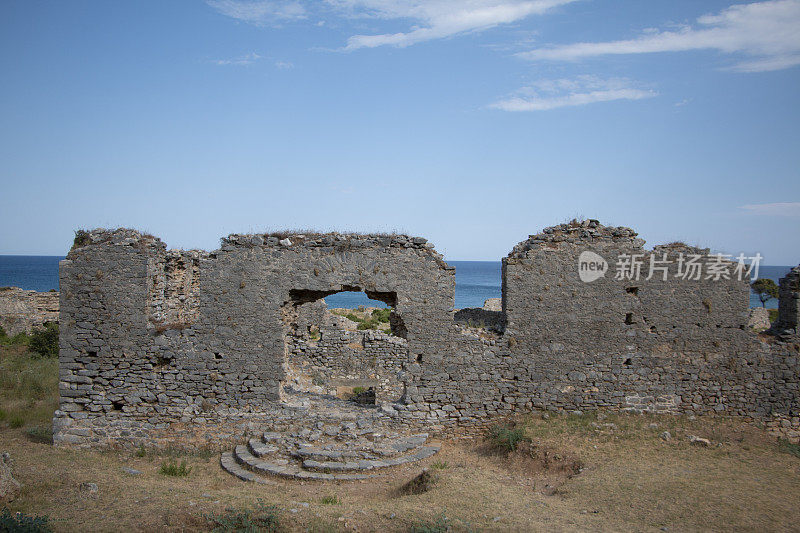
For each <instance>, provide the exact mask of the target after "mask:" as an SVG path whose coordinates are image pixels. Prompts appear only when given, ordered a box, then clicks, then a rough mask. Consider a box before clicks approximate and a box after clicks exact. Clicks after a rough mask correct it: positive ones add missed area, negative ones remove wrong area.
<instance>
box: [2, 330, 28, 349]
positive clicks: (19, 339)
mask: <svg viewBox="0 0 800 533" xmlns="http://www.w3.org/2000/svg"><path fill="white" fill-rule="evenodd" d="M30 340H31V338H30V336H29V335H28V334H27V333H25V332H24V331H21V332H19V333H17V334H16V335H14V336H12V337H9V336H8V334H7V333H6V331H5V330H4V329H2V328H0V344H3V345H5V346H27V345H28V344H29V343H30Z"/></svg>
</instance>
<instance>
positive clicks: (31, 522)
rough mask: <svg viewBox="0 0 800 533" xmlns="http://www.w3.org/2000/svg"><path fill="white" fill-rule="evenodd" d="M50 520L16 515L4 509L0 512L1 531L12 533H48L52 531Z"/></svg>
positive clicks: (44, 517) (6, 508) (22, 514)
mask: <svg viewBox="0 0 800 533" xmlns="http://www.w3.org/2000/svg"><path fill="white" fill-rule="evenodd" d="M52 530H53V529H52V528H51V527H50V518H48V517H47V516H46V515H45V516H28V515H26V514H24V513H14V514H11V511H9V510H8V507H3V510H2V511H0V531H3V532H6V531H8V532H10V533H46V532H49V531H52Z"/></svg>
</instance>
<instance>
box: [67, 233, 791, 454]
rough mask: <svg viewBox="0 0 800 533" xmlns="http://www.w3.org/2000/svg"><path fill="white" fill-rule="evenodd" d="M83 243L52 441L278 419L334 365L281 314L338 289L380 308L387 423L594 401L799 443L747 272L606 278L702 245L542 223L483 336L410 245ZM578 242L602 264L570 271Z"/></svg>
mask: <svg viewBox="0 0 800 533" xmlns="http://www.w3.org/2000/svg"><path fill="white" fill-rule="evenodd" d="M89 241H90V242H88V243H87V244H86V245H84V246H81V247H77V248H75V249H74V250H72V251H71V252H70V254H69V256H68V257H67V259H66V260H65V261H63V262H62V264H61V268H60V277H61V289H62V292H61V309H62V324H61V355H60V368H61V384H60V387H61V405H60V409H59V410H58V411H57V412H56V415H55V419H54V430H55V434H56V437H55V440H56V442H57V443H68V444H81V445H109V444H114V443H116V444H126V445H127V444H139V443H147V444H152V443H155V444H158V443H171V444H183V443H188V442H202V443H206V444H207V443H216V442H224V441H230V440H235V439H237V438H241V435H242V434H243V433H247V432H248V431H254V432H255V431H258V429H259V427H260V428H261V430H263V427H264V425H265V424H269V423H273V422H274V421H275V420H276V419H279V418H280V417H285V416H292V413H291V411H287V409H286V397H285V395H286V390H287V389H286V387H285V386H286V385H290V386H297V385H299V383H300V381H302V380H301V379H298V372H297V369H298V368H302V367H303V366H304V365H312V366H313V365H315V364H316V365H317V366H320V367H327V368H328V369H329V370H330V371H331V372H332V374H331V375H330V377H335V376H334V374H335V373H336V372H340V371H344V370H345V369H343V368H338V369H337V368H336V367H335V364H332V363H330V360H329V359H328V360H327V361H326V357H325V353H326V351H325V350H319V348H320V346H319V343H317V346H316V347H313V346H312V343H311V342H309V341H310V339H299V340H298V335H297V332H298V331H302V327H301V326H302V324H301V320H300V319H299V317H300V316H301V314H302V313H301V311H300V310H301V309H302V308H303V306H307V305H309V304H311V303H312V302H315V301H318V300H319V299H321V298H324V297H325V296H327V295H330V294H332V293H334V292H339V291H349V290H355V291H363V292H366V293H367V295H368V296H370V297H371V298H373V299H379V300H382V301H384V302H386V303H388V304H389V305H391V306H393V308H394V314H393V318H392V321H393V323H394V326H395V330H396V331H398V332H401V335H400V339H402V340H398V349H397V351H396V352H392V353H391V354H388V353H387V354H386V358H385V359H386V361H387V362H388V364H387V365H386V366H387V368H390V369H391V372H385V373H384V376H385V377H386V378H387V379H388V380H389V382H392V380H394V381H393V386H396V387H397V389H393V390H396V391H401V394H400V397H398V398H397V400H398V401H396V402H394V403H391V402H388V401H387V402H385V403H384V404H383V406H382V407H381V408H382V409H383V410H384V411H385V412H386V413H388V414H390V415H391V416H393V417H394V419H395V420H396V422H397V423H402V424H409V425H414V426H424V427H425V428H427V429H428V430H443V431H450V430H452V429H455V428H456V427H466V428H470V427H473V428H475V427H482V426H485V425H487V424H490V423H492V421H494V420H496V419H497V418H498V417H502V416H510V415H512V414H514V413H517V412H524V411H530V410H534V409H559V410H589V409H597V408H609V409H616V410H633V411H653V412H670V413H698V414H699V413H719V414H729V415H739V416H744V417H753V418H758V419H761V420H765V421H767V422H768V424H772V425H771V426H770V427H772V428H773V429H774V430H775V431H776V432H779V433H781V434H783V435H785V436H788V437H791V438H793V439H795V440H796V439H797V438H798V437H800V432H798V426H800V424H798V423H797V422H798V392H799V390H798V389H799V386H798V358H797V344H793V343H791V342H781V341H777V340H775V339H774V338H771V337H766V336H758V335H756V334H754V333H752V332H751V331H748V330H747V328H746V326H745V324H746V321H747V317H748V309H747V307H748V290H749V289H748V284H747V281H746V280H744V281H737V280H720V281H711V280H700V281H686V280H678V279H675V278H674V274H675V271H674V268H675V265H672V266H671V267H670V268H672V269H673V270H670V271H669V276H670V277H669V278H668V280H667V281H663V280H661V279H660V278H654V279H651V280H645V279H640V280H639V281H636V282H633V281H630V282H627V281H618V280H615V279H613V277H614V276H613V275H614V272H613V268H614V266H613V265H614V264H615V262H616V261H617V258H618V257H619V256H620V254H641V255H642V257H643V260H644V261H645V262H646V261H649V257H650V255H652V254H657V257H658V258H660V257H661V256H662V254H663V253H668V254H676V253H680V252H683V253H695V252H698V253H705V251H704V250H697V249H693V248H689V247H686V246H684V245H678V244H676V245H674V246H670V247H656V249H655V250H652V251H649V250H646V249H644V247H643V245H644V242H643V241H642V240H641V239H638V238H637V236H636V234H635V233H634V232H633V231H632V230H630V229H628V228H612V227H604V226H601V225H599V224H597V223H596V221H589V222H586V223H583V224H577V225H575V224H573V225H561V226H556V227H554V228H547V229H545V230H544V232H543V233H541V234H539V235H535V236H531V238H529V239H528V240H526V241H524V242H522V243H520V244H519V245H517V246H516V247H515V248H514V250H512V252H511V253H510V254H509V256H508V257H506V258H504V260H503V301H502V308H503V312H502V313H497V314H495V315H492V316H495V317H497V316H499V317H500V318H501V319H502V325H503V328H494V327H493V328H485V329H484V330H483V331H474V330H473V328H469V327H467V328H465V327H463V321H461V322H462V323H459V322H458V321H457V317H456V313H455V312H454V310H453V301H454V288H455V279H454V270H453V268H452V267H450V266H448V265H447V264H446V263H445V262H444V261H443V260H442V258H441V256H440V255H439V254H438V253H436V252H435V250H434V249H433V247H432V246H431V245H430V244H429V243H427V241H425V239H421V238H411V237H407V236H401V235H391V236H388V235H387V236H384V235H338V234H330V235H231V236H230V237H228V238H227V239H224V240H223V244H222V247H221V248H220V249H219V250H216V251H213V252H196V251H191V252H183V251H181V252H178V251H169V252H168V251H167V250H166V248H165V246H164V244H163V243H162V242H161V241H160V240H158V239H156V238H154V237H151V236H147V235H141V234H139V233H137V232H135V231H131V230H115V231H96V232H92V233H91V234H90V235H89ZM584 250H593V251H594V252H596V253H598V254H599V255H601V256H602V257H603V258H604V259H606V261H608V263H609V264H610V268H611V269H612V271H609V272H607V274H606V276H605V277H603V278H601V279H598V280H596V281H593V282H591V283H585V282H582V281H580V279H579V276H578V256H579V254H580V252H581V251H584ZM645 264H647V263H645ZM495 313H496V312H495ZM287 317H288V318H287ZM298 328H299V329H298ZM332 329H333V330H336V329H337V328H332ZM332 335H333V334H331V336H329V340H330V339H332V338H333V337H332ZM302 336H303V335H300V337H302ZM322 338H324V337H322V336H321V338H320V340H321V339H322ZM349 339H350V337H348V338H347V339H345V340H349ZM301 341H302V342H301ZM384 341H385V339H384V340H380V342H379V343H378V344H382V345H384V346H385V345H386V343H385V342H384ZM363 343H364V347H365V348H366V347H367V344H368V341H367V340H366V339H364V340H363ZM348 344H349V343H348ZM399 346H402V349H401V348H400V347H399ZM323 347H324V346H323ZM328 348H329V350H328V353H333V352H334V351H335V350H341V344H336V343H331V344H329V345H328ZM334 348H335V349H334ZM389 351H390V352H391V350H389ZM364 352H366V349H365V350H364ZM365 355H366V354H365ZM378 358H380V355H379V356H378ZM395 365H399V367H400V369H399V371H398V372H394V371H395V370H396V369H397V366H395ZM340 373H344V372H340ZM300 374H301V375H302V376H305V378H307V377H308V374H307V373H306V372H305V371H303V372H300ZM391 374H394V377H393V378H392V375H391ZM364 375H365V374H364V373H363V372H362V373H361V374H359V375H357V376H356V377H358V378H359V379H360V378H361V377H363V376H364ZM346 376H347V374H346V373H345V374H344V377H346ZM339 377H342V376H339ZM306 383H307V381H306ZM311 385H313V383H312V384H311ZM387 398H390V396H383V399H387Z"/></svg>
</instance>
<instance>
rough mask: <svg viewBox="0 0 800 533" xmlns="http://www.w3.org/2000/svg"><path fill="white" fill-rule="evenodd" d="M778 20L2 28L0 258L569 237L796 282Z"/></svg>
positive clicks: (271, 5)
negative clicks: (101, 231) (124, 237)
mask: <svg viewBox="0 0 800 533" xmlns="http://www.w3.org/2000/svg"><path fill="white" fill-rule="evenodd" d="M798 65H800V0H777V1H765V2H756V3H733V2H731V1H730V0H729V1H725V2H721V1H714V0H704V1H703V2H697V1H696V0H694V1H681V0H649V1H646V2H642V1H641V0H631V1H625V0H618V1H613V2H612V1H609V0H530V1H525V0H460V1H454V0H435V1H428V2H420V1H416V2H415V1H400V0H328V1H321V2H304V1H301V0H297V1H293V0H292V1H277V0H275V1H246V2H240V1H235V0H213V1H208V2H203V1H170V2H155V1H146V2H127V3H123V2H105V1H97V2H81V1H69V2H66V1H53V2H37V1H32V0H24V1H22V0H20V1H6V2H3V3H2V4H0V69H2V72H3V83H2V84H0V115H1V116H2V121H0V180H1V182H2V191H3V194H2V197H0V206H2V207H1V208H0V228H2V229H0V253H3V254H54V255H61V254H64V253H66V251H67V249H68V247H69V245H70V243H71V239H72V233H73V231H74V230H75V229H77V228H86V227H98V226H102V227H115V226H129V227H136V228H139V229H142V230H146V231H149V232H152V233H154V234H155V235H158V236H160V237H161V238H162V239H163V240H164V241H165V242H166V243H167V244H168V246H170V247H182V248H192V247H198V248H205V249H213V248H216V247H217V245H218V239H219V237H221V236H223V235H227V234H228V233H232V232H254V231H262V230H267V229H280V228H317V229H322V230H339V231H346V230H356V231H373V230H374V231H392V230H397V231H403V232H408V233H412V234H418V235H423V236H425V237H427V238H429V239H430V240H431V241H432V242H434V243H435V244H436V246H437V249H438V250H439V251H441V252H442V253H444V254H445V257H447V258H449V259H453V260H469V259H475V260H498V259H499V258H500V257H502V256H504V255H506V253H508V251H509V250H510V249H511V247H512V246H513V245H514V244H515V243H517V242H518V241H520V240H523V239H524V238H526V237H527V235H528V234H530V233H535V232H538V231H540V230H541V229H542V228H543V227H545V226H549V225H553V224H557V223H560V222H564V221H566V220H567V219H569V218H572V217H574V216H583V217H587V218H598V219H600V220H601V222H603V223H605V224H612V225H625V226H631V227H633V228H635V229H636V230H638V231H639V232H640V234H641V235H642V237H644V238H645V239H647V241H648V243H649V244H650V245H654V244H659V243H663V242H669V241H673V240H676V239H679V240H685V241H687V242H690V243H691V244H702V245H704V246H710V247H711V248H712V249H714V250H715V251H722V252H728V253H734V254H738V253H739V252H745V253H748V254H752V253H754V252H760V253H761V254H762V255H763V256H765V258H766V261H765V262H766V263H767V264H787V265H789V264H792V265H793V264H798V263H800V232H799V231H798V229H800V137H799V136H798V124H800V66H798Z"/></svg>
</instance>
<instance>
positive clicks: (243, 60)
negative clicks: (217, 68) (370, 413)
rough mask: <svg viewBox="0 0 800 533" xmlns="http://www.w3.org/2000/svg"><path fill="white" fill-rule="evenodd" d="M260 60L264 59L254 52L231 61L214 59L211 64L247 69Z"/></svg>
mask: <svg viewBox="0 0 800 533" xmlns="http://www.w3.org/2000/svg"><path fill="white" fill-rule="evenodd" d="M260 59H264V58H263V57H262V56H260V55H258V54H256V53H255V52H252V53H250V54H245V55H243V56H239V57H233V58H230V59H212V60H211V62H212V63H214V64H215V65H221V66H224V65H236V66H240V67H245V66H247V65H252V64H253V63H255V62H256V61H258V60H260Z"/></svg>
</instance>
